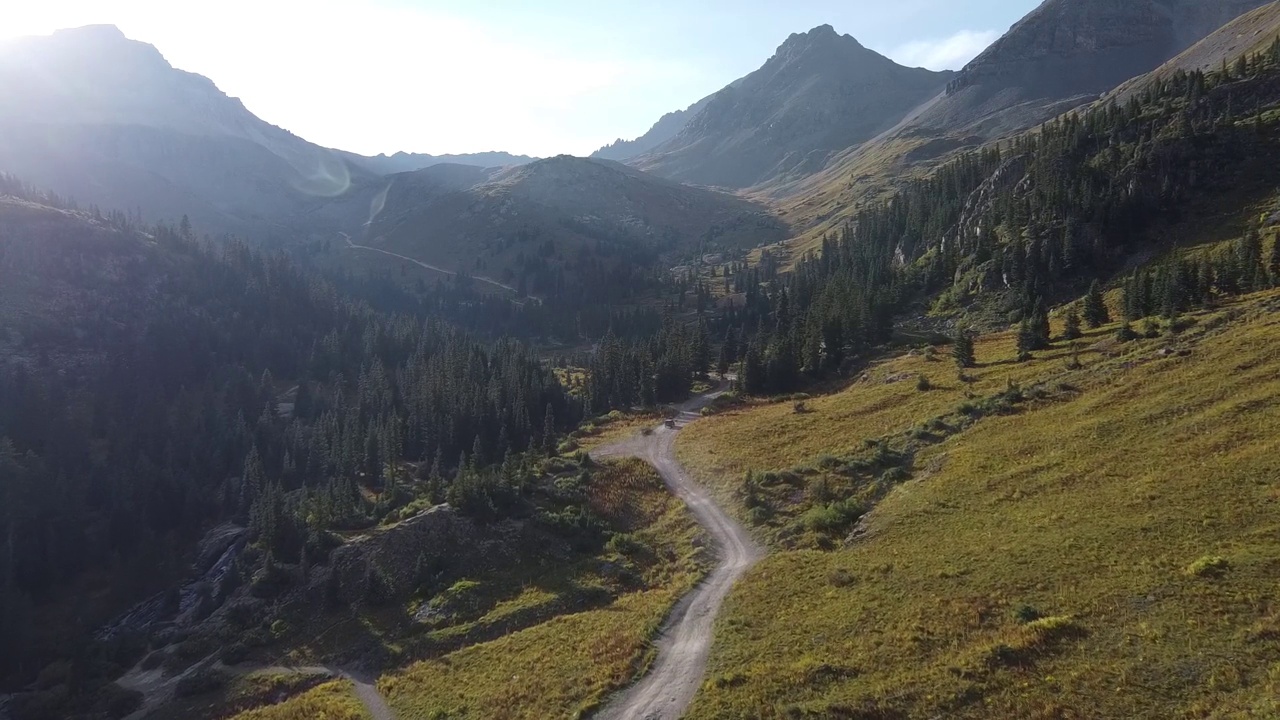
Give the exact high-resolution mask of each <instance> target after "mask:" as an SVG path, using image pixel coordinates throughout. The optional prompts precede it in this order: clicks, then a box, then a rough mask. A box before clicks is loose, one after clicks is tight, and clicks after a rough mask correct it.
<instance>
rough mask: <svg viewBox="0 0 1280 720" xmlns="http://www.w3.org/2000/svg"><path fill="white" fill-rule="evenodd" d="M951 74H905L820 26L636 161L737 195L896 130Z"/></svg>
mask: <svg viewBox="0 0 1280 720" xmlns="http://www.w3.org/2000/svg"><path fill="white" fill-rule="evenodd" d="M952 76H953V73H950V72H932V71H929V70H924V69H921V68H906V67H902V66H901V65H898V64H897V63H895V62H893V61H892V60H890V59H888V58H886V57H884V56H882V55H879V54H878V53H876V52H874V51H872V50H868V49H867V48H865V47H863V46H862V45H861V44H859V43H858V41H857V40H854V39H853V38H852V37H850V36H848V35H839V34H837V33H836V31H835V30H834V29H833V28H832V27H831V26H830V25H823V26H821V27H817V28H814V29H813V30H811V31H809V32H807V33H799V34H794V35H792V36H791V37H790V38H788V39H787V41H786V42H784V43H783V44H782V46H781V47H779V48H778V51H777V53H776V54H775V55H774V56H773V57H772V58H770V59H769V61H768V62H766V63H765V64H764V66H763V67H761V68H760V69H759V70H757V71H755V72H753V73H751V74H750V75H748V76H746V77H744V78H742V79H741V80H739V81H737V82H735V83H733V84H732V85H730V86H728V87H726V88H724V89H723V90H721V91H720V92H718V93H716V94H715V95H712V96H711V97H710V98H707V99H706V100H704V101H703V106H702V108H701V109H700V110H699V111H698V112H697V113H696V114H694V115H693V116H692V117H690V118H688V119H687V121H686V122H685V125H684V127H682V128H681V129H680V131H679V132H678V133H676V135H675V136H674V137H672V138H671V139H670V140H667V141H666V142H665V143H663V144H662V145H660V146H659V147H657V148H655V149H653V150H651V151H649V152H648V153H646V154H644V155H641V156H639V157H635V158H632V159H631V163H632V164H634V165H635V166H636V167H639V168H641V169H643V170H646V171H649V172H653V173H655V174H657V175H661V176H663V177H667V178H671V179H674V180H679V181H681V182H688V183H694V184H700V185H712V186H720V187H730V188H745V187H749V186H752V185H757V184H760V183H762V182H765V181H767V180H770V179H773V178H777V177H779V176H794V175H803V174H808V173H812V172H814V171H816V170H819V169H821V168H822V167H823V166H824V165H825V164H826V162H827V160H828V159H829V158H830V157H831V156H832V155H833V154H834V153H836V152H839V151H841V150H844V149H845V148H847V147H849V146H851V145H856V144H858V143H860V142H863V141H865V140H868V139H870V138H871V137H873V136H874V135H875V134H876V133H878V132H880V131H882V130H885V129H887V128H889V127H891V126H892V125H893V124H894V123H896V122H897V121H898V120H899V119H901V117H902V116H903V115H904V114H906V113H907V111H909V110H910V109H911V108H913V107H915V106H917V105H919V104H920V103H921V102H923V101H924V100H925V99H926V98H928V97H931V96H933V95H935V94H937V93H938V92H939V91H941V90H942V88H943V87H944V86H945V85H946V84H947V82H948V81H949V80H951V78H952ZM695 107H696V106H695ZM680 119H681V118H676V120H675V122H679V121H680Z"/></svg>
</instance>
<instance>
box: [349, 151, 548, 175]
mask: <svg viewBox="0 0 1280 720" xmlns="http://www.w3.org/2000/svg"><path fill="white" fill-rule="evenodd" d="M339 154H340V155H341V156H342V157H344V158H346V159H347V160H348V161H350V162H351V163H353V164H355V165H360V166H363V167H364V168H366V169H368V170H372V171H373V172H375V173H378V174H379V175H393V174H395V173H402V172H413V171H414V170H421V169H423V168H428V167H431V166H433V165H445V164H453V165H470V166H473V167H482V168H491V167H510V166H512V165H524V164H526V163H531V162H533V161H534V160H537V158H533V157H529V156H528V155H512V154H511V153H506V152H482V153H466V154H463V155H426V154H423V153H407V152H398V153H396V154H394V155H376V156H374V157H366V156H364V155H356V154H355V153H349V152H343V151H339Z"/></svg>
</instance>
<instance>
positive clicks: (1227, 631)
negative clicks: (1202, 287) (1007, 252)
mask: <svg viewBox="0 0 1280 720" xmlns="http://www.w3.org/2000/svg"><path fill="white" fill-rule="evenodd" d="M1277 309H1280V295H1277V294H1276V293H1268V294H1265V295H1262V296H1256V297H1253V298H1250V299H1248V300H1246V301H1244V302H1241V303H1239V304H1237V305H1236V306H1235V307H1231V308H1227V309H1225V310H1222V311H1218V312H1216V313H1204V314H1200V315H1198V316H1197V317H1195V318H1194V320H1195V321H1196V325H1195V326H1194V327H1193V328H1192V329H1190V330H1188V331H1186V332H1185V333H1184V334H1183V335H1182V336H1180V337H1179V338H1178V339H1176V340H1174V341H1172V344H1173V345H1174V346H1176V347H1178V348H1181V349H1188V350H1190V354H1189V355H1186V356H1181V355H1178V354H1173V355H1170V356H1164V355H1161V354H1160V353H1159V352H1158V351H1159V350H1160V349H1161V348H1162V347H1164V346H1165V345H1166V344H1167V343H1166V341H1165V340H1163V339H1161V340H1149V341H1142V342H1139V343H1133V344H1128V345H1124V346H1119V347H1113V346H1112V345H1111V344H1110V342H1109V340H1107V338H1109V337H1110V334H1111V332H1110V331H1111V330H1113V328H1107V329H1104V330H1103V331H1101V332H1100V333H1096V334H1095V335H1094V336H1093V337H1091V338H1090V340H1089V342H1090V344H1091V347H1090V349H1089V350H1087V351H1086V352H1082V353H1081V361H1082V362H1083V364H1084V368H1083V369H1081V370H1078V371H1071V370H1067V369H1066V367H1065V366H1066V360H1067V358H1066V357H1065V355H1067V354H1069V353H1066V352H1064V351H1061V350H1058V351H1054V352H1048V353H1041V354H1040V358H1039V359H1037V360H1035V361H1032V362H1029V363H1024V364H1011V365H1005V364H999V363H1001V362H1002V361H1004V360H1006V359H1007V358H1008V356H1010V355H1011V354H1012V345H1013V342H1012V338H1011V337H1010V336H1007V335H1000V336H994V337H991V338H984V339H983V340H982V341H981V342H980V343H979V345H978V355H979V360H980V362H982V363H983V364H984V366H983V367H981V368H979V369H977V370H975V371H972V373H971V374H972V375H973V376H974V377H975V383H974V385H975V386H976V387H977V388H979V390H980V391H979V392H978V393H977V394H984V395H985V394H987V391H995V390H998V388H999V387H1001V386H1003V385H1004V384H1005V383H1006V381H1007V380H1012V381H1014V382H1018V383H1023V384H1024V385H1029V384H1031V383H1033V382H1034V381H1037V380H1050V381H1052V382H1059V381H1068V382H1070V383H1072V384H1074V385H1076V386H1078V388H1079V392H1078V393H1076V394H1074V395H1073V396H1072V398H1071V399H1069V400H1066V401H1061V402H1047V403H1042V404H1038V405H1034V406H1031V407H1026V408H1020V409H1019V411H1017V412H1015V413H1014V414H1010V415H999V416H989V417H986V418H983V419H982V420H981V421H979V422H977V423H975V424H973V425H972V426H971V427H968V428H967V429H965V430H963V431H962V432H960V433H958V434H955V435H952V436H950V437H948V438H947V439H945V440H944V441H942V442H939V443H935V444H930V445H925V446H922V447H920V448H919V450H918V456H917V457H916V458H915V463H914V466H915V467H916V468H917V470H916V473H915V476H914V479H912V480H910V481H908V482H906V483H904V484H901V485H899V486H897V488H896V489H895V490H894V491H893V492H891V493H889V494H888V495H887V497H885V498H884V499H883V500H882V501H881V502H880V504H879V505H878V507H877V508H876V510H875V511H874V512H873V513H871V515H869V516H868V517H867V518H866V519H865V521H864V526H865V530H866V532H865V534H864V535H863V536H862V539H861V540H859V541H856V542H855V543H854V544H852V545H846V546H843V547H842V548H841V549H840V550H838V551H835V552H818V551H812V550H801V551H787V552H777V553H775V554H773V555H772V556H770V557H768V558H766V559H765V560H764V561H763V562H762V563H761V564H760V565H759V566H758V567H757V568H756V569H755V570H753V571H752V572H751V573H749V574H748V576H747V577H746V578H745V580H744V581H743V582H742V583H741V584H740V585H739V586H738V587H737V588H736V589H735V590H734V592H733V594H732V595H731V596H730V598H729V600H728V603H727V605H726V609H725V614H724V615H723V616H722V618H721V620H720V622H719V625H718V635H717V643H716V645H715V646H714V647H713V649H712V658H711V662H710V667H709V672H708V680H707V682H706V684H705V685H704V688H703V691H702V692H701V693H700V694H699V696H698V697H697V699H696V700H695V703H694V706H693V708H692V709H691V712H690V717H692V718H741V717H759V718H772V717H857V718H890V717H893V718H896V717H904V718H907V717H910V718H914V717H921V718H930V717H970V718H1015V717H1016V718H1112V717H1114V718H1263V717H1277V716H1278V705H1277V700H1276V698H1277V692H1276V691H1277V688H1278V687H1280V629H1278V628H1280V625H1278V624H1277V617H1278V614H1280V587H1278V586H1277V583H1276V579H1277V577H1278V576H1280V516H1278V515H1277V502H1278V501H1280V452H1278V451H1280V445H1278V444H1277V441H1276V439H1275V428H1277V427H1280V373H1278V372H1277V371H1278V370H1280V315H1277V314H1276V310H1277ZM1236 315H1238V317H1235V316H1236ZM931 367H938V368H940V369H941V368H944V367H945V368H948V369H947V370H946V371H941V370H939V371H937V372H932V371H931V370H930V368H931ZM950 367H951V366H950V363H949V359H947V360H945V361H944V362H939V363H929V362H928V361H926V360H925V359H924V358H923V357H922V356H919V355H917V356H915V357H905V358H900V359H897V360H893V361H890V362H888V363H885V364H883V365H881V366H880V367H878V368H876V369H875V370H873V371H872V372H871V373H870V377H869V378H868V379H867V380H865V381H862V382H859V383H857V384H855V385H853V386H851V387H850V388H848V389H847V390H845V391H843V392H841V393H838V394H836V395H833V396H831V397H827V398H820V399H815V400H812V401H810V402H809V403H808V406H809V407H810V408H811V409H812V410H813V412H812V413H810V414H806V415H795V414H794V413H793V412H792V409H791V406H790V404H787V405H782V406H765V407H760V408H754V409H750V410H745V411H738V412H733V413H730V414H727V415H725V416H721V417H716V418H711V419H708V420H706V421H704V422H702V423H698V424H695V425H693V426H691V427H690V428H688V429H687V430H686V431H684V433H683V434H682V437H681V438H680V441H679V448H680V452H681V456H682V458H683V459H684V460H685V462H686V463H687V464H689V465H692V466H695V467H696V468H697V470H698V474H699V476H700V477H701V478H703V479H704V480H707V481H711V480H714V478H715V477H716V475H717V474H719V473H725V474H726V476H727V477H728V479H727V480H726V481H723V482H719V483H718V484H717V487H719V488H720V491H721V494H722V495H726V496H729V497H733V496H735V492H734V486H735V485H736V484H737V483H738V482H739V480H740V474H741V472H742V471H745V470H747V469H757V470H761V469H768V468H776V467H788V466H791V465H795V464H798V463H803V462H809V461H811V460H813V458H814V457H815V456H816V455H820V454H824V453H831V454H838V453H843V452H845V451H847V450H848V449H849V448H850V447H851V446H854V445H855V444H856V443H858V442H859V441H860V440H861V439H862V438H867V437H879V436H882V435H885V434H887V433H893V432H898V431H902V430H903V429H904V428H907V427H910V426H912V425H913V424H917V423H920V422H921V421H923V420H926V419H927V418H930V417H934V416H937V415H939V414H942V413H944V412H946V411H947V410H948V409H949V408H950V407H952V406H954V404H955V403H956V402H958V401H961V400H962V399H963V395H962V393H961V390H960V388H959V387H958V386H957V384H956V383H955V382H954V381H953V380H952V378H953V377H954V371H953V370H951V369H950ZM921 371H923V372H928V373H929V374H930V375H931V377H934V376H936V377H934V379H935V380H936V382H935V384H937V385H941V386H943V389H941V390H936V391H930V392H927V393H920V392H919V391H917V390H916V389H915V383H914V382H913V381H912V380H904V381H902V382H897V383H890V384H886V383H885V382H884V380H885V378H886V377H887V376H891V375H894V374H897V373H911V374H914V373H917V372H921ZM912 377H914V375H912ZM1037 616H1047V617H1044V618H1043V619H1036V618H1037Z"/></svg>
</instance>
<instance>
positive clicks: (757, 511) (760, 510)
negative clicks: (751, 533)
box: [747, 505, 773, 527]
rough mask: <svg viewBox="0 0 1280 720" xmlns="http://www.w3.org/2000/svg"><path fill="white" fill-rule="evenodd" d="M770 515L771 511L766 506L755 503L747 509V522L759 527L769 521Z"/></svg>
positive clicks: (771, 514)
mask: <svg viewBox="0 0 1280 720" xmlns="http://www.w3.org/2000/svg"><path fill="white" fill-rule="evenodd" d="M772 516H773V513H771V512H770V511H769V508H768V507H767V506H765V505H757V506H755V507H753V508H751V509H750V510H748V511H747V522H749V523H751V525H752V526H754V527H760V526H761V525H764V524H765V523H767V522H769V518H770V517H772Z"/></svg>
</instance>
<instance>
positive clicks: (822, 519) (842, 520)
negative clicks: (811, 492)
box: [800, 499, 866, 535]
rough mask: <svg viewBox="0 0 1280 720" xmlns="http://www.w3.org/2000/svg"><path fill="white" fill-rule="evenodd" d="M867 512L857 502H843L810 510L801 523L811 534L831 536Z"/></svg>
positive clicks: (803, 516) (802, 517)
mask: <svg viewBox="0 0 1280 720" xmlns="http://www.w3.org/2000/svg"><path fill="white" fill-rule="evenodd" d="M865 512H866V510H865V509H864V508H863V507H862V505H861V504H860V503H858V502H857V501H856V500H852V499H849V500H841V501H839V502H834V503H830V504H828V505H819V506H817V507H812V508H809V510H807V511H805V513H804V515H802V516H801V518H800V521H801V522H802V523H803V524H804V526H805V528H806V529H807V530H809V531H810V532H815V533H821V534H824V535H831V534H835V533H838V532H841V531H843V530H845V529H846V528H848V527H849V526H850V525H852V524H853V523H854V522H855V521H857V520H858V519H859V518H861V517H862V515H863V514H864V513H865Z"/></svg>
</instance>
